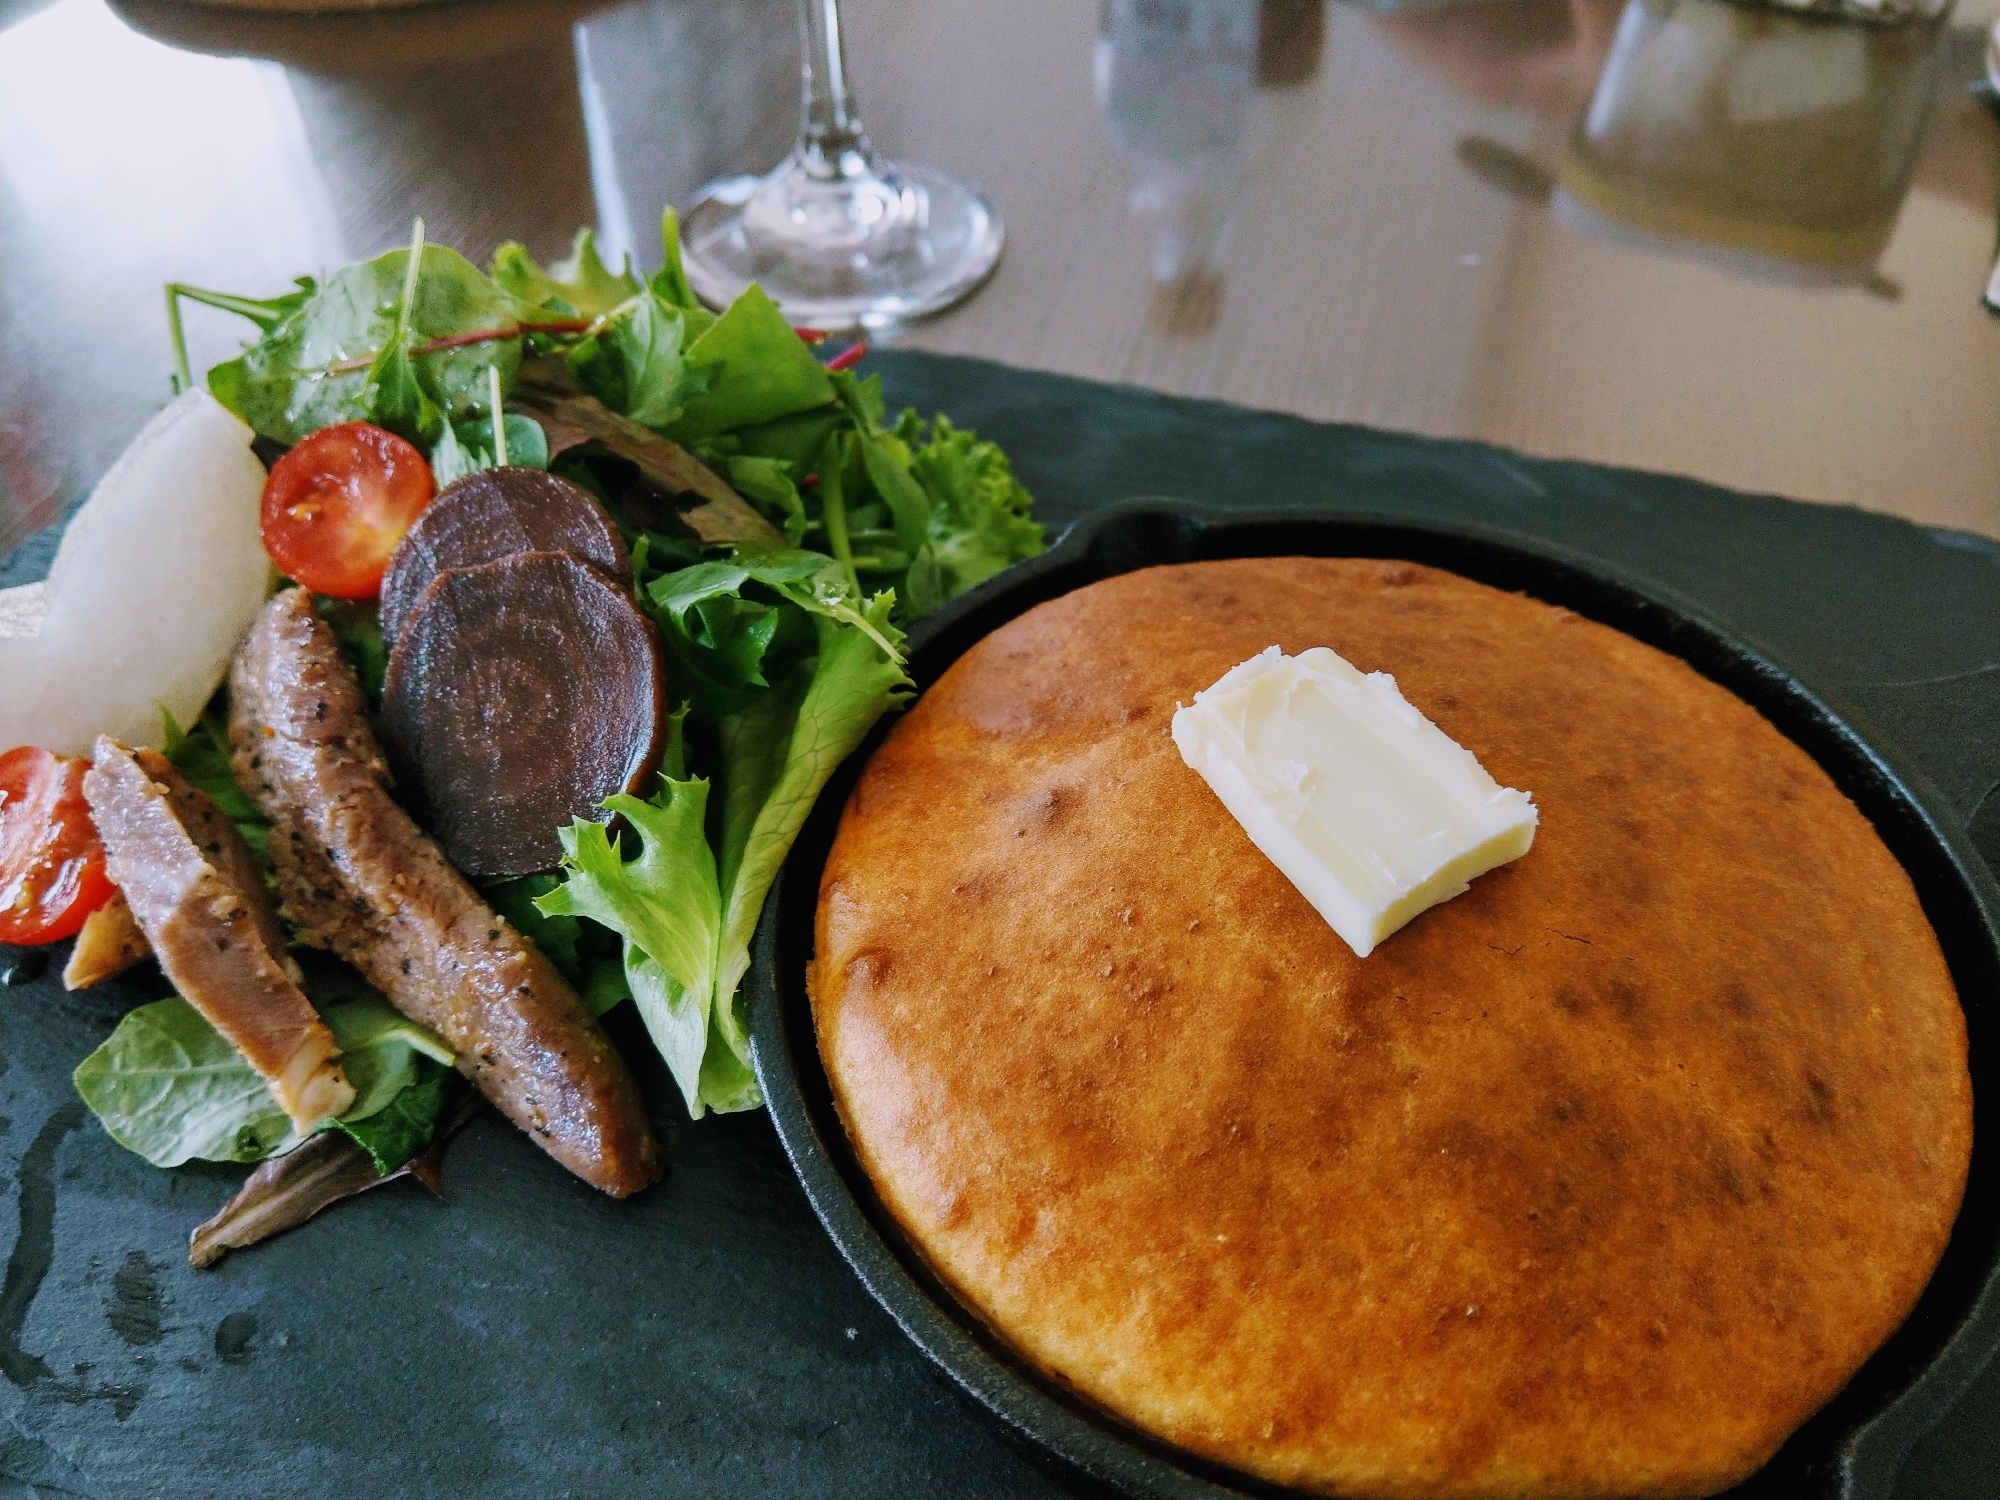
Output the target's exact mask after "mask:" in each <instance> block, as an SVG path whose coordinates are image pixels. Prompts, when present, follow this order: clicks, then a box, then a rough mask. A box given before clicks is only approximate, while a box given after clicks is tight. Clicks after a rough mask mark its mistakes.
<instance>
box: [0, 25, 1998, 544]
mask: <svg viewBox="0 0 2000 1500" xmlns="http://www.w3.org/2000/svg"><path fill="white" fill-rule="evenodd" d="M266 3H269V4H279V5H282V4H284V3H286V0H266ZM1996 5H2000V0H1981V3H1977V4H1969V5H1962V6H1960V7H1959V8H1958V9H1957V11H1956V12H1954V13H1952V14H1950V15H1948V16H1939V15H1924V14H1921V13H1916V12H1896V13H1893V14H1890V13H1878V14H1877V15H1876V16H1875V17H1874V18H1872V19H1869V20H1866V21H1854V20H1841V19H1826V18H1823V17H1819V16H1810V15H1799V14H1790V13H1785V12H1781V11H1778V10H1774V9H1751V8H1745V7H1739V6H1734V5H1726V4H1722V3H1720V0H1462V3H1433V4H1423V5H1416V6H1404V7H1397V8H1383V9H1369V8H1364V7H1362V6H1359V5H1349V4H1328V3H1325V0H1010V3H1008V4H1006V5H994V4H991V3H986V0H849V3H848V6H847V9H848V12H849V15H848V22H849V28H850V32H851V37H850V41H849V51H850V58H851V61H852V64H853V71H854V75H855V78H856V81H857V87H858V90H859V94H860V102H861V105H862V108H863V111H864V113H865V115H866V117H867V120H868V123H869V125H870V127H871V129H872V131H873V133H874V135H875V138H876V139H877V141H878V143H880V144H882V145H883V146H884V148H885V149H886V150H888V151H889V152H890V153H891V154H892V155H893V154H899V153H900V154H904V155H907V156H909V157H911V158H912V159H923V160H927V161H930V162H932V163H934V164H935V165H937V166H940V167H943V168H945V169H946V170H948V171H951V172H955V173H957V174H959V175H960V176H962V177H963V178H965V179H967V180H969V181H971V182H974V183H977V184H979V185H981V186H983V187H984V188H985V189H986V190H987V191H989V192H990V193H991V194H992V195H993V197H994V199H995V201H996V202H998V203H999V204H1000V205H1001V207H1002V210H1003V211H1004V213H1005V215H1006V218H1007V222H1008V228H1009V235H1010V237H1009V242H1008V247H1007V251H1006V255H1005V258H1004V259H1003V261H1002V263H1001V266H1000V270H999V272H998V274H997V276H996V278H995V279H994V281H993V282H992V283H991V284H990V285H989V286H988V287H987V288H986V289H985V290H984V291H983V292H982V293H981V294H980V295H978V296H977V297H975V298H974V299H973V300H972V301H971V302H969V303H967V304H966V305H964V306H962V307H960V308H958V309H957V310H955V311H953V312H950V313H948V314H946V315H944V316H943V317H941V318H939V319H937V320H935V321H933V322H931V323H927V324H923V325H919V326H917V327H915V328H912V329H908V330H905V331H904V332H903V333H902V334H900V335H899V336H898V341H899V342H901V343H903V344H906V345H909V346H914V347H920V348H926V349H933V350H941V351H948V352H958V353H966V354H975V355H979V356H983V357H987V358H992V359H998V360H1003V361H1007V362H1011V363H1014V364H1017V365H1022V366H1027V367H1033V368H1039V369H1050V370H1059V371H1064V372H1070V373H1075V374H1079V375H1085V376H1090V377H1094V378H1098V379H1104V380H1114V381H1128V382H1134V383H1137V384H1141V385H1145V386H1149V387H1153V388H1156V389H1159V390H1164V391H1171V392H1177V393H1189V394H1196V395H1205V396H1215V397H1220V398H1223V399H1226V400H1229V401H1235V402H1242V403H1246V404H1250V405H1255V406H1262V407H1272V408H1277V409H1281V410H1285V411H1291V412H1296V413H1300V414H1302V415H1305V416H1308V417H1314V418H1323V419H1334V420H1341V421H1355V422H1365V423H1371V424H1377V425H1381V426H1387V427H1393V428H1401V429H1407V430H1413V431H1417V432H1423V433H1431V434H1443V435H1456V436H1466V437H1475V438H1483V439H1489V440H1491V441H1494V442H1498V443H1501V444H1506V445H1511V446H1514V447H1518V448H1521V449H1525V450H1527V451H1530V452H1533V453H1537V454H1547V455H1555V456H1566V457H1578V458H1587V459H1591V460H1596V461H1599V462H1607V463H1615V464H1630V465H1638V466H1641V467H1646V468H1653V469H1669V470H1675V471H1679V472H1684V473H1690V474H1693V475H1696V476H1698V477H1701V478H1705V479H1710V480H1715V481H1718V482H1720V483H1723V484H1727V485H1732V486H1736V487H1740V488H1744V489H1749V490H1757V491H1772V492H1777V493H1781V494H1785V495H1789V496H1794V497H1797V498H1803V499H1810V500H1821V501H1833V502H1843V503H1848V504H1855V505H1861V506H1866V507H1870V508H1873V509H1880V510H1888V511H1894V512H1897V513H1899V514H1903V515H1906V516H1909V517H1912V518H1914V519H1917V520H1920V521H1923V522H1926V523H1930V524H1935V525H1943V526H1951V527H1958V528H1964V529H1968V530H1972V531H1976V532H1981V533H1985V534H1987V535H1994V534H2000V360H1996V353H2000V349H1996V337H2000V333H1997V332H1996V328H1995V326H1994V324H1993V322H1992V320H1991V319H1990V318H1989V317H1988V316H1987V315H1986V314H1984V313H1983V312H1981V310H1980V306H1979V298H1980V293H1981V291H1982V289H1983V287H1984V284H1985V281H1986V276H1987V272H1988V269H1989V266H1990V263H1991V261H1992V257H1993V251H1994V229H1995V206H1996V187H1997V186H2000V135H1996V126H1995V124H1994V121H1993V120H1992V118H1990V117H1989V116H1988V114H1987V112H1986V111H1985V109H1984V108H1983V107H1982V106H1981V105H1980V104H1979V103H1978V102H1976V101H1975V100H1974V99H1973V98H1972V97H1971V96H1970V95H1969V93H1968V85H1969V84H1970V83H1971V82H1972V81H1973V80H1974V79H1975V78H1977V77H1978V76H1980V74H1981V71H1982V49H1983V46H1984V39H1983V33H1984V29H1985V27H1986V25H1987V24H1988V23H1989V22H1990V21H1991V20H1992V19H1993V15H1994V8H1995V6H1996ZM1982 7H1984V8H1982ZM797 59H798V41H797V33H796V22H795V15H794V9H793V6H792V4H791V0H729V3H727V4H723V3H716V0H642V3H628V4H622V5H590V4H582V3H568V0H463V3H458V4H450V5H416V6H410V7H406V8H382V9H376V10H373V11H370V12H367V13H359V14H340V15H327V16H317V17H303V16H291V15H283V14H270V13H264V12H254V11H249V10H242V9H234V8H208V7H200V6H192V5H186V4H182V3H179V0H0V350H4V353H5V358H4V360H0V550H4V547H5V546H6V545H9V544H11V543H12V542H13V541H14V540H17V539H18V538H19V537H20V536H22V535H25V534H26V533H27V532H29V531H31V530H33V529H35V528H37V527H39V526H41V525H44V524H46V523H47V522H48V521H49V520H51V519H53V518H54V517H55V516H56V515H58V514H59V513H60V512H61V511H62V509H63V508H64V507H65V505H67V504H69V503H72V502H73V501H75V500H76V499H77V498H79V497H80V495H81V493H82V492H83V491H84V489H86V488H87V487H88V485H89V483H90V482H91V481H92V480H93V479H94V478H95V477H96V475H98V474H99V473H101V472H102V470H103V469H104V467H105V466H106V465H107V464H108V463H109V461H110V459H111V458H112V457H113V456H115V454H116V453H117V452H118V450H119V449H120V448H121V447H122V446H123V444H124V442H125V441H126V439H127V438H128V437H129V435H130V434H131V432H132V431H133V430H134V429H136V427H137V426H138V425H139V423H140V421H141V420H142V419H143V418H144V416H145V415H146V414H147V413H148V412H149V411H150V410H152V409H153V408H154V407H156V406H157V405H158V404H159V403H160V402H161V401H162V400H164V399H165V396H166V393H167V383H166V381H167V371H168V369H169V367H170V358H169V352H168V345H167V335H166V324H165V320H164V315H163V312H162V306H161V297H160V292H159V288H160V286H161V284H162V283H164V282H165V281H167V280H169V279H175V280H182V281H189V282H194V283H197V284H200V285H205V286H212V287H221V288H225V289H228V290H232V291H240V292H246V293H255V294H266V295H268V294H270V293H272V292H275V291H277V290H281V289H282V288H284V287H285V286H286V285H287V284H288V283H289V281H290V279H291V278H292V277H293V276H295V275H297V274H300V273H302V272H313V271H317V270H319V269H321V268H323V267H327V266H331V265H336V264H338V263H340V262H341V261H343V260H345V259H349V258H353V257H357V256H360V255H364V254H368V253H371V252H374V251H376V250H380V249H382V248H385V247H387V246H390V245H393V244H399V243H402V242H403V241H404V240H405V239H406V238H407V236H408V233H409V226H410V220H411V218H412V216H413V215H415V214H417V213H422V214H423V215H424V216H425V218H426V219H427V220H428V222H429V225H430V234H431V236H432V238H433V239H434V240H438V241H442V242H445V243H449V244H454V245H456V246H458V247H459V248H461V249H463V250H465V251H466V252H467V253H468V254H471V255H472V256H474V257H475V258H476V259H483V258H484V256H485V255H486V254H487V253H489V252H490V250H491V249H492V247H493V246H494V244H496V243H497V242H498V241H500V240H502V239H506V238H518V239H522V240H524V241H526V243H527V244H528V246H529V248H530V249H531V250H532V251H534V253H535V254H537V255H538V256H545V257H546V256H553V255H556V254H559V253H560V252H561V251H562V250H563V249H564V248H565V247H566V246H567V244H568V242H569V239H570V236H571V234H572V233H573V231H574V230H575V229H576V228H577V227H578V226H579V225H583V224H594V225H596V226H598V227H599V229H600V232H601V238H602V241H603V242H604V243H605V244H606V246H607V247H608V248H609V249H611V250H613V251H615V252H620V253H623V252H630V253H631V254H632V255H633V256H634V257H635V258H636V259H637V260H638V261H640V262H641V263H642V264H646V265H651V264H655V263H657V261H658V258H659V245H658V235H659V228H658V225H659V212H660V208H661V206H662V205H663V204H667V203H675V204H685V203H686V202H688V201H689V200H690V199H691V198H692V197H693V195H694V193H695V191H696V189H697V188H699V187H700V186H701V185H702V184H703V183H704V182H706V181H708V180H709V179H710V178H712V177H715V176H717V175H720V174H724V173H731V172H740V171H749V170H761V169H763V168H765V167H767V166H769V165H770V164H771V163H772V162H774V161H776V160H777V159H779V157H781V156H782V154H783V153H784V151H785V149H786V148H787V146H788V145H789V143H790V140H791V136H792V133H793V131H794V129H795V126H796V88H797V85H796V69H797ZM189 332H190V336H191V339H192V341H193V346H194V353H195V356H196V360H197V363H198V364H200V363H205V362H207V361H210V360H213V359H215V358H219V357H222V356H225V355H227V354H228V353H230V352H232V351H233V348H234V346H235V342H236V341H237V339H238V338H240V336H241V332H242V330H241V329H240V328H239V327H237V326H235V324H234V320H232V319H230V318H228V317H226V316H225V315H222V314H219V313H211V312H208V311H206V310H200V309H196V310H193V311H191V313H190V328H189Z"/></svg>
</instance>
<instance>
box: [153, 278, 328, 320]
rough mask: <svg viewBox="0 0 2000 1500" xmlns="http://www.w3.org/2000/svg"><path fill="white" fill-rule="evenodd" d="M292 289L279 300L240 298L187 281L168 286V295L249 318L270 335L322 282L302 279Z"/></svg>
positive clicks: (175, 282) (303, 304) (302, 304)
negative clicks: (187, 282)
mask: <svg viewBox="0 0 2000 1500" xmlns="http://www.w3.org/2000/svg"><path fill="white" fill-rule="evenodd" d="M292 286H293V290H292V291H289V292H284V293H281V294H280V295H278V296H276V297H238V296H236V295H234V294H233V293H230V292H211V291H209V290H208V289H207V288H206V287H199V286H189V285H187V284H186V283H185V282H180V281H174V282H169V283H168V284H167V295H168V296H169V297H170V298H178V297H185V298H187V300H188V301H190V302H199V303H201V304H202V305H203V306H204V307H219V308H221V309H222V311H224V312H232V313H235V314H236V315H237V316H238V317H244V318H248V319H249V320H250V321H251V322H253V323H255V324H256V325H257V326H258V327H259V328H261V329H263V330H264V332H266V333H269V332H270V331H271V330H272V329H274V328H276V327H277V326H278V325H279V324H280V323H282V322H284V321H285V319H287V318H289V317H290V316H291V315H292V314H293V313H295V312H297V311H298V310H299V309H300V308H301V307H304V306H305V305H306V303H307V302H308V301H309V300H310V299H311V298H312V296H313V294H314V293H316V292H317V291H318V290H319V283H318V282H316V281H314V280H313V279H312V277H310V276H301V277H299V278H298V279H297V280H295V281H294V282H293V283H292Z"/></svg>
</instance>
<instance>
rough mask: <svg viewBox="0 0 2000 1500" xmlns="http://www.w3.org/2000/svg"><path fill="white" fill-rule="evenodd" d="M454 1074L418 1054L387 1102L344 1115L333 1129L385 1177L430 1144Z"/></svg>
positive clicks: (335, 1122)
mask: <svg viewBox="0 0 2000 1500" xmlns="http://www.w3.org/2000/svg"><path fill="white" fill-rule="evenodd" d="M454 1076H455V1075H454V1074H453V1071H452V1069H451V1068H449V1067H447V1066H446V1065H445V1064H443V1063H440V1062H436V1061H434V1060H432V1059H431V1058H428V1057H418V1058H416V1060H415V1065H414V1067H413V1069H412V1074H411V1077H410V1078H409V1080H408V1081H407V1083H406V1084H405V1085H404V1086H403V1087H402V1088H400V1089H398V1090H397V1092H396V1093H395V1094H394V1096H392V1097H391V1098H390V1100H389V1102H388V1103H387V1104H385V1105H384V1106H383V1107H382V1108H381V1109H379V1110H376V1111H374V1112H373V1113H371V1114H368V1115H365V1116H356V1115H355V1114H353V1113H352V1112H349V1113H348V1114H345V1115H342V1116H341V1117H340V1118H339V1119H338V1120H335V1121H334V1122H333V1128H334V1129H336V1130H338V1131H340V1132H341V1133H342V1134H344V1135H346V1136H347V1137H348V1139H350V1140H352V1141H353V1142H354V1143H355V1145H357V1146H359V1147H361V1149H362V1150H364V1151H366V1152H367V1153H368V1155H369V1157H370V1159H371V1160H373V1162H374V1163H375V1170H376V1172H377V1173H378V1174H380V1175H381V1176H384V1177H386V1176H388V1175H389V1173H391V1172H394V1171H396V1170H397V1169H398V1168H400V1167H401V1166H402V1165H403V1164H404V1163H405V1162H407V1161H408V1160H409V1159H410V1158H411V1157H413V1156H415V1155H416V1154H417V1153H418V1152H419V1151H421V1150H423V1149H424V1147H425V1146H427V1145H429V1144H430V1139H431V1136H432V1135H434V1134H435V1133H436V1131H437V1123H438V1116H439V1115H441V1114H443V1112H444V1105H445V1099H446V1097H447V1094H448V1092H449V1090H450V1087H451V1080H452V1078H453V1077H454Z"/></svg>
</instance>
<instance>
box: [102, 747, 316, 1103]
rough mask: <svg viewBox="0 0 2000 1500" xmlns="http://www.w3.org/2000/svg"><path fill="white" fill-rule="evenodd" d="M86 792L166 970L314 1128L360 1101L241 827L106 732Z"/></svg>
mask: <svg viewBox="0 0 2000 1500" xmlns="http://www.w3.org/2000/svg"><path fill="white" fill-rule="evenodd" d="M83 795H84V796H85V797H86V798H87V799H88V800H89V802H90V816H91V821H93V822H94V823H96V825H97V833H98V837H100V838H101V839H103V840H104V859H105V865H106V867H107V869H108V870H109V872H110V875H111V878H112V879H113V880H114V881H116V882H117V884H118V888H119V890H120V891H122V892H123V893H124V896H125V900H126V902H127V903H128V904H129V905H130V906H131V908H132V915H133V916H134V917H135V918H137V919H138V923H139V926H140V929H141V930H142V931H144V933H145V934H146V938H147V941H149V942H150V943H151V944H152V945H153V952H154V953H155V954H156V955H158V957H159V960H160V967H161V968H162V969H163V970H165V971H166V976H167V978H169V979H170V980H172V981H173V983H174V988H176V989H178V990H179V991H180V992H181V994H182V996H184V997H185V998H186V1000H187V1002H188V1003H189V1004H190V1005H192V1006H193V1007H194V1008H195V1009H196V1010H198V1011H200V1012H201V1013H202V1014H203V1015H204V1016H206V1017H207V1018H208V1021H209V1023H210V1024H211V1025H212V1026H214V1027H215V1029H216V1030H217V1031H219V1032H221V1033H222V1034H223V1035H224V1036H225V1037H227V1038H229V1040H230V1042H231V1043H232V1044H233V1045H234V1046H235V1048H236V1050H237V1051H239V1052H241V1053H242V1054H243V1055H244V1057H246V1058H247V1059H249V1062H250V1066H251V1067H253V1068H255V1069H256V1070H257V1072H258V1073H259V1074H260V1075H261V1076H262V1077H263V1078H264V1079H266V1080H267V1081H268V1082H269V1083H270V1085H271V1095H272V1097H273V1098H275V1099H276V1100H277V1101H278V1104H279V1106H280V1107H281V1108H282V1109H283V1110H284V1111H285V1113H286V1114H287V1115H289V1116H291V1119H292V1123H293V1124H294V1125H296V1126H297V1127H298V1128H299V1129H300V1130H302V1131H305V1130H311V1129H312V1128H313V1127H314V1126H316V1125H317V1124H319V1122H320V1121H321V1120H324V1119H325V1118H327V1116H329V1115H338V1114H340V1113H342V1112H343V1111H344V1110H346V1108H347V1107H348V1106H349V1105H350V1104H352V1103H353V1102H354V1089H353V1088H352V1087H351V1086H350V1085H349V1083H348V1081H347V1079H346V1076H345V1075H344V1074H342V1072H341V1071H340V1068H339V1065H338V1064H337V1063H335V1062H334V1059H335V1058H337V1057H338V1056H339V1055H340V1048H339V1047H338V1046H337V1045H336V1044H335V1043H334V1040H333V1033H332V1032H330V1031H328V1030H327V1029H326V1023H325V1022H324V1021H322V1020H320V1018H319V1015H318V1013H317V1012H315V1011H314V1010H313V1008H312V1002H311V1001H310V1000H308V999H306V997H305V994H304V992H303V991H302V990H300V989H299V984H298V981H299V971H298V966H297V965H296V964H293V963H292V962H291V961H290V960H289V959H288V958H286V957H285V933H284V929H283V928H282V927H280V926H279V925H278V918H277V914H276V913H275V912H274V911H272V909H271V898H270V896H269V895H268V894H266V892H265V890H264V877H263V875H262V873H261V872H260V871H259V870H258V868H257V864H256V861H255V860H254V859H253V858H252V857H251V855H250V849H249V846H248V845H246V844H245V843H244V842H243V836H242V835H241V834H239V833H238V832H237V831H236V825H235V824H233V823H231V822H230V821H229V819H228V818H227V817H225V816H224V815H223V812H222V809H221V808H219V807H217V806H216V805H215V803H214V801H213V800H212V799H211V798H210V797H209V795H208V794H207V793H206V792H203V791H199V790H197V789H196V788H194V787H191V786H189V785H188V784H187V782H186V781H185V780H183V779H182V777H181V774H180V772H178V771H176V770H175V769H174V768H173V766H172V764H170V763H169V762H168V760H167V758H166V757H165V756H164V755H161V754H160V753H159V752H158V751H155V750H138V751H133V750H128V749H126V748H125V747H124V746H123V745H121V744H119V743H118V742H117V741H116V740H114V739H112V738H111V737H110V736H109V735H105V736H101V737H100V738H99V739H98V741H97V758H96V760H95V762H94V763H93V764H92V766H91V768H90V769H89V770H88V771H86V772H85V773H84V777H83Z"/></svg>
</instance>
